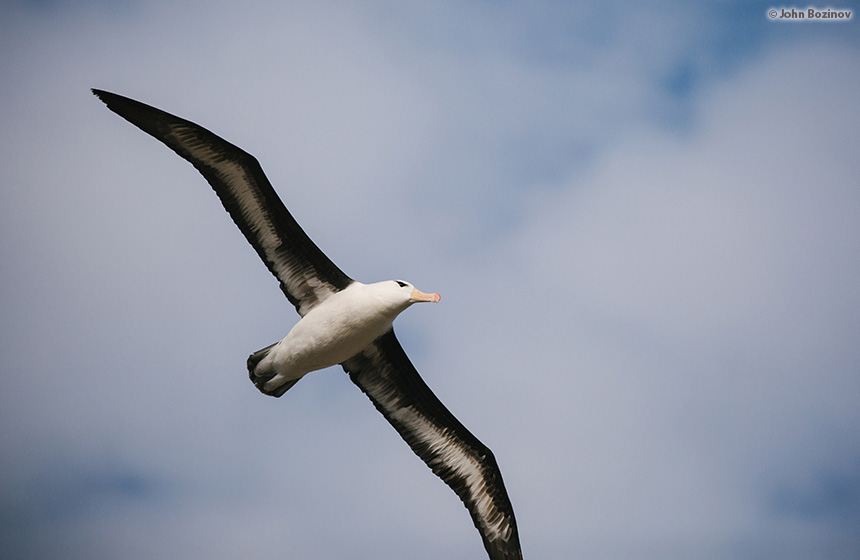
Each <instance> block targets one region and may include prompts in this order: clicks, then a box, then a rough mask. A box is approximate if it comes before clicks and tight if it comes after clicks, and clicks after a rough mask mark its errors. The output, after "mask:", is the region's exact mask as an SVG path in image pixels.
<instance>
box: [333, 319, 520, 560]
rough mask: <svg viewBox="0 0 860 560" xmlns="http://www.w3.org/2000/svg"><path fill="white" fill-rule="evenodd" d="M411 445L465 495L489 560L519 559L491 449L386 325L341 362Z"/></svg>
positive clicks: (509, 510)
mask: <svg viewBox="0 0 860 560" xmlns="http://www.w3.org/2000/svg"><path fill="white" fill-rule="evenodd" d="M342 365H343V369H344V370H346V371H347V373H349V376H350V378H351V379H352V380H353V382H354V383H355V384H356V385H358V386H359V388H361V390H362V391H364V393H365V394H366V395H367V396H368V397H370V400H371V401H373V404H374V405H375V406H376V408H377V409H378V410H379V411H380V412H381V413H382V415H383V416H385V418H386V419H388V421H389V422H390V423H391V425H392V426H394V429H396V430H397V431H398V433H400V435H401V436H402V437H403V439H404V440H406V443H408V444H409V447H411V448H412V450H413V451H414V452H415V453H416V454H417V455H418V456H419V457H421V459H422V460H423V461H424V462H425V463H427V465H428V466H429V467H430V468H431V469H432V470H433V472H434V473H436V475H438V476H439V477H440V478H441V479H442V480H444V481H445V483H446V484H447V485H448V486H450V487H451V488H452V489H453V490H454V492H456V494H457V495H458V496H459V497H460V499H461V500H463V503H464V504H465V505H466V508H467V509H468V510H469V513H470V514H471V516H472V520H473V521H474V522H475V527H477V528H478V531H479V532H480V533H481V538H482V539H483V540H484V547H485V548H486V549H487V553H488V554H489V556H490V559H491V560H521V559H522V552H521V551H520V541H519V536H518V534H517V524H516V520H515V519H514V510H513V507H512V506H511V501H510V499H509V498H508V493H507V491H506V490H505V485H504V483H503V482H502V473H501V472H500V471H499V466H498V465H497V464H496V459H495V457H493V454H492V452H491V451H490V450H489V449H488V448H487V447H486V446H485V445H484V444H482V443H481V442H480V441H478V438H476V437H475V436H473V435H472V434H471V433H470V432H469V430H467V429H466V428H465V427H464V426H463V425H462V424H461V423H460V422H459V421H458V420H457V419H456V418H455V417H454V415H453V414H451V413H450V412H449V411H448V409H447V408H445V405H443V404H442V403H441V402H440V401H439V399H438V398H436V395H434V394H433V392H432V391H431V390H430V388H429V387H427V385H426V384H425V383H424V381H423V380H422V379H421V377H420V376H419V375H418V371H416V369H415V367H414V366H413V365H412V363H411V362H410V361H409V358H408V357H407V356H406V353H405V352H404V351H403V348H402V347H401V346H400V343H399V342H398V341H397V338H396V337H395V336H394V331H393V330H389V331H388V332H387V333H386V334H384V335H382V336H381V337H379V338H378V339H376V341H374V343H373V344H371V345H370V346H369V347H367V348H366V349H364V350H363V351H362V352H361V353H359V354H357V355H356V356H353V357H352V358H350V359H349V360H347V361H346V362H344V363H343V364H342Z"/></svg>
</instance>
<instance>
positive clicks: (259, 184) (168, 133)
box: [93, 89, 352, 316]
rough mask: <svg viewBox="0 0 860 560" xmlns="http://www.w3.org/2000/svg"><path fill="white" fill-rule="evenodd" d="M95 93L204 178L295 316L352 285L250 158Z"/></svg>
mask: <svg viewBox="0 0 860 560" xmlns="http://www.w3.org/2000/svg"><path fill="white" fill-rule="evenodd" d="M93 93H94V94H95V95H97V96H98V98H99V99H101V100H102V101H104V103H105V104H106V105H107V106H108V109H110V110H111V111H113V112H114V113H116V114H118V115H119V116H121V117H123V118H124V119H126V120H127V121H129V122H130V123H132V124H133V125H135V126H137V127H138V128H140V129H141V130H143V131H144V132H146V133H148V134H151V135H152V136H154V137H155V138H157V139H158V140H160V141H162V142H163V143H164V144H166V145H167V146H168V147H169V148H170V149H172V150H173V151H174V152H176V153H177V154H179V155H180V156H181V157H183V158H184V159H186V160H188V161H189V162H191V164H192V165H194V167H196V168H197V170H198V171H200V173H202V174H203V176H204V177H205V178H206V180H207V181H209V184H210V185H212V188H213V189H215V193H216V194H217V195H218V198H220V199H221V203H222V204H223V205H224V208H225V209H226V210H227V212H229V213H230V216H231V217H232V218H233V221H234V222H236V225H237V226H239V229H240V230H242V233H243V234H245V237H246V238H247V239H248V241H249V242H250V243H251V245H253V247H254V249H256V251H257V254H259V255H260V258H261V259H263V262H264V263H266V266H267V267H268V268H269V270H270V271H271V272H272V274H274V275H275V277H276V278H277V279H278V280H279V281H280V283H281V289H282V290H283V292H284V294H285V295H286V296H287V299H289V300H290V302H291V303H292V304H293V305H295V306H296V310H298V312H299V314H301V315H302V316H304V315H305V314H306V313H307V312H308V311H310V310H311V309H312V308H313V307H314V306H315V305H316V304H317V303H319V302H320V301H322V300H324V299H325V298H326V297H328V296H329V295H331V294H332V293H334V292H337V291H339V290H342V289H344V288H345V287H347V286H348V285H349V284H350V283H352V279H350V278H349V276H347V275H346V274H344V273H343V272H342V271H341V270H340V269H339V268H338V267H337V266H336V265H335V264H334V263H333V262H331V260H329V258H328V257H326V256H325V254H324V253H323V252H322V251H320V249H319V248H318V247H317V246H316V245H315V244H314V242H313V241H311V239H310V238H309V237H308V236H307V234H306V233H305V232H304V231H302V228H301V227H300V226H299V224H298V223H296V220H295V219H294V218H293V217H292V216H291V215H290V213H289V211H288V210H287V208H286V207H285V206H284V203H283V202H281V199H280V198H278V195H277V193H275V190H274V189H273V188H272V185H271V183H269V180H268V179H267V178H266V175H265V174H264V173H263V169H262V167H260V164H259V162H257V159H256V158H255V157H254V156H252V155H251V154H249V153H247V152H245V151H244V150H242V149H241V148H238V147H237V146H234V145H233V144H230V143H229V142H227V141H226V140H224V139H222V138H219V137H218V136H216V135H215V134H213V133H211V132H209V131H208V130H206V129H205V128H203V127H201V126H198V125H196V124H194V123H193V122H190V121H187V120H185V119H181V118H179V117H176V116H174V115H171V114H169V113H165V112H164V111H161V110H159V109H156V108H155V107H150V106H149V105H145V104H143V103H140V102H139V101H134V100H133V99H129V98H127V97H123V96H121V95H116V94H114V93H108V92H106V91H101V90H97V89H94V90H93Z"/></svg>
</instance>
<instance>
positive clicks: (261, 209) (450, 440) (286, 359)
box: [92, 89, 522, 560]
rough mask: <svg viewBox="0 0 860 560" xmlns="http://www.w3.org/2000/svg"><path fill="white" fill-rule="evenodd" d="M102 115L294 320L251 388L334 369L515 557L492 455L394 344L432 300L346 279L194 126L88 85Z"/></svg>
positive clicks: (239, 162)
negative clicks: (286, 304)
mask: <svg viewBox="0 0 860 560" xmlns="http://www.w3.org/2000/svg"><path fill="white" fill-rule="evenodd" d="M92 91H93V93H94V94H95V95H96V96H98V98H99V99H101V100H102V101H103V102H104V103H105V104H106V105H107V107H108V109H110V110H111V111H113V112H115V113H116V114H118V115H119V116H121V117H123V118H124V119H126V120H127V121H129V122H130V123H132V124H134V125H135V126H137V127H138V128H140V129H141V130H143V131H144V132H146V133H148V134H150V135H152V136H153V137H155V138H156V139H158V140H160V141H161V142H163V143H164V144H166V145H167V146H168V147H169V148H170V149H172V150H173V151H174V152H176V153H177V154H179V156H181V157H182V158H184V159H186V160H188V161H189V162H190V163H191V164H192V165H193V166H194V167H195V168H197V170H198V171H199V172H200V173H201V174H202V175H203V177H204V178H206V180H207V181H208V182H209V184H210V185H211V186H212V188H213V189H214V190H215V193H216V194H217V195H218V198H219V199H220V200H221V203H222V204H223V205H224V208H225V209H226V210H227V212H228V213H229V214H230V216H231V217H232V218H233V221H234V222H235V223H236V225H237V226H239V229H240V230H241V231H242V233H243V234H244V235H245V238H246V239H247V240H248V242H250V243H251V245H252V246H253V247H254V249H255V250H256V251H257V254H258V255H260V258H261V259H262V260H263V262H264V263H265V264H266V267H268V269H269V271H271V273H272V274H274V275H275V277H276V278H277V279H278V281H279V282H280V286H281V290H282V291H283V292H284V295H286V297H287V299H288V300H289V301H290V303H292V304H293V305H294V306H295V308H296V310H297V311H298V313H299V315H300V317H301V318H300V319H299V321H298V323H296V324H295V326H294V327H293V328H292V329H291V330H290V331H289V333H288V334H287V336H286V337H285V338H284V339H283V340H281V341H280V342H277V343H275V344H272V345H271V346H267V347H266V348H263V349H262V350H259V351H257V352H254V353H253V354H251V356H250V357H249V358H248V363H247V364H248V373H249V376H250V378H251V381H253V383H254V385H256V387H257V388H258V389H259V390H260V391H262V392H263V393H265V394H267V395H272V396H274V397H280V396H281V395H283V394H284V393H285V392H286V391H287V390H288V389H290V388H291V387H292V386H293V385H295V384H296V382H298V381H299V379H301V378H302V377H303V376H304V375H305V374H307V373H309V372H311V371H315V370H318V369H322V368H325V367H329V366H333V365H338V364H340V365H341V366H342V367H343V369H344V371H345V372H346V373H348V374H349V377H350V379H352V381H353V382H354V383H355V384H356V385H358V387H359V388H360V389H361V390H362V391H363V392H364V393H365V394H366V395H367V396H368V397H369V398H370V400H371V401H372V402H373V404H374V405H375V406H376V408H377V409H378V410H379V412H381V413H382V415H383V416H384V417H385V418H386V419H387V420H388V421H389V422H390V423H391V425H392V426H394V429H395V430H397V432H398V433H399V434H400V436H401V437H402V438H403V439H404V440H405V441H406V443H407V444H409V447H411V448H412V450H413V451H414V452H415V453H416V454H417V455H418V456H419V457H420V458H421V459H422V460H423V461H424V462H425V463H426V464H427V465H428V466H429V467H430V468H431V469H432V470H433V472H434V473H435V474H436V475H437V476H439V477H440V478H441V479H442V480H443V481H444V482H445V483H446V484H447V485H448V486H450V487H451V489H452V490H454V492H455V493H456V494H457V496H459V497H460V499H461V500H462V501H463V503H464V504H465V506H466V508H467V509H468V510H469V514H470V515H471V517H472V520H473V521H474V523H475V527H477V529H478V532H479V533H480V534H481V539H482V540H483V543H484V548H486V550H487V554H488V555H489V557H490V559H491V560H521V559H522V551H521V549H520V542H519V536H518V533H517V524H516V520H515V519H514V511H513V507H512V506H511V502H510V499H509V498H508V494H507V491H506V490H505V486H504V483H503V482H502V474H501V472H500V471H499V467H498V464H497V463H496V459H495V458H494V457H493V454H492V452H491V451H490V450H489V448H487V447H486V446H485V445H484V444H482V443H481V442H480V441H478V439H477V438H476V437H475V436H473V435H472V434H471V433H470V432H469V430H467V429H466V428H465V427H464V426H463V425H462V424H461V423H460V422H459V421H458V420H457V419H456V418H455V417H454V415H453V414H451V412H449V411H448V409H447V408H445V406H444V405H443V404H442V402H441V401H439V399H438V398H436V395H434V394H433V392H432V391H431V390H430V388H429V387H428V386H427V385H426V384H425V383H424V381H423V380H422V379H421V377H420V376H419V375H418V371H417V370H416V369H415V367H414V366H413V365H412V362H410V361H409V358H408V357H407V356H406V353H405V352H404V351H403V348H402V347H401V346H400V343H399V342H398V340H397V337H395V336H394V330H393V328H392V323H393V321H394V319H395V318H396V317H397V316H398V315H399V314H400V313H401V312H403V311H405V310H406V309H407V308H408V307H409V306H410V305H412V304H413V303H418V302H438V301H439V299H440V296H439V294H428V293H424V292H421V291H419V290H417V289H416V288H415V287H414V286H412V284H409V283H408V282H404V281H402V280H389V281H385V282H378V283H374V284H363V283H361V282H357V281H355V280H353V279H352V278H350V277H349V276H347V275H346V274H344V273H343V272H342V271H341V270H340V268H338V267H337V266H336V265H335V264H334V263H333V262H332V261H331V260H329V258H328V257H326V255H325V254H324V253H323V252H322V251H321V250H320V249H319V248H318V247H317V246H316V245H315V244H314V242H313V241H311V239H310V238H309V237H308V236H307V234H306V233H305V232H304V231H303V230H302V229H301V227H299V225H298V223H297V222H296V220H295V219H294V218H293V217H292V215H291V214H290V213H289V211H288V210H287V208H286V207H285V206H284V204H283V202H282V201H281V199H280V198H279V197H278V195H277V194H276V193H275V190H274V188H272V185H271V183H269V180H268V179H267V178H266V175H265V174H264V173H263V169H262V167H260V164H259V163H258V162H257V159H256V158H255V157H254V156H252V155H251V154H249V153H247V152H245V151H244V150H242V149H241V148H238V147H237V146H234V145H233V144H231V143H229V142H227V141H226V140H224V139H222V138H220V137H218V136H216V135H215V134H213V133H212V132H210V131H208V130H206V129H205V128H203V127H201V126H199V125H197V124H194V123H193V122H190V121H187V120H185V119H182V118H179V117H176V116H174V115H171V114H169V113H166V112H164V111H161V110H160V109H156V108H155V107H151V106H149V105H146V104H144V103H141V102H139V101H135V100H133V99H129V98H127V97H123V96H121V95H117V94H114V93H109V92H106V91H102V90H98V89H94V90H92Z"/></svg>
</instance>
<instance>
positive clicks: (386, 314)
mask: <svg viewBox="0 0 860 560" xmlns="http://www.w3.org/2000/svg"><path fill="white" fill-rule="evenodd" d="M418 301H439V295H438V294H424V293H423V292H420V291H418V290H416V289H414V288H413V287H412V286H411V285H410V284H407V283H406V282H402V281H399V280H389V281H387V282H377V283H375V284H362V283H361V282H353V283H352V284H350V285H349V286H347V287H346V288H345V289H343V290H341V291H339V292H336V293H334V294H332V295H330V296H329V297H328V298H326V299H325V300H323V301H322V302H320V303H319V304H318V305H317V306H316V307H314V308H313V309H311V310H310V311H309V312H308V313H307V314H306V315H305V316H304V317H302V318H301V320H299V322H298V323H296V325H295V326H294V327H293V328H292V329H291V330H290V332H289V333H288V334H287V336H286V337H284V339H283V340H281V341H280V342H278V343H277V344H274V345H272V346H269V347H267V348H264V349H263V350H261V351H260V352H257V353H255V354H253V355H252V357H251V358H249V360H248V371H249V373H250V376H251V379H252V380H253V381H254V384H255V385H256V386H257V388H259V389H260V390H261V391H262V392H264V393H266V394H267V395H273V396H281V395H282V394H284V392H285V391H286V390H287V389H289V388H290V387H292V386H293V385H294V384H295V382H296V381H298V380H299V379H301V378H302V377H304V376H305V375H306V374H308V373H310V372H312V371H316V370H318V369H323V368H327V367H330V366H334V365H338V364H341V363H343V362H345V361H346V360H347V359H349V358H351V357H352V356H355V355H356V354H358V353H359V352H360V351H361V350H363V349H364V348H367V347H368V346H369V345H370V343H371V342H373V341H374V340H376V339H377V338H379V337H380V336H382V335H383V334H385V333H386V332H387V331H388V330H389V329H391V324H392V323H393V322H394V319H395V318H396V317H397V316H398V315H399V314H400V313H402V312H403V311H405V310H406V309H407V308H408V307H409V306H410V305H412V304H413V303H416V302H418ZM261 353H263V354H261Z"/></svg>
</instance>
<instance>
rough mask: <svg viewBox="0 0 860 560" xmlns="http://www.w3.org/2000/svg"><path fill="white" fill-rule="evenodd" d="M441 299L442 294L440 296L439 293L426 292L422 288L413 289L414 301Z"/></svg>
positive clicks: (433, 301)
mask: <svg viewBox="0 0 860 560" xmlns="http://www.w3.org/2000/svg"><path fill="white" fill-rule="evenodd" d="M441 299H442V296H440V295H439V294H425V293H424V292H422V291H420V290H412V301H416V302H417V301H428V302H431V303H438V302H439V300H441Z"/></svg>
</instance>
